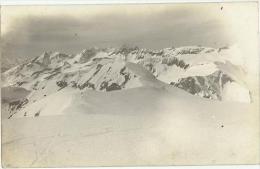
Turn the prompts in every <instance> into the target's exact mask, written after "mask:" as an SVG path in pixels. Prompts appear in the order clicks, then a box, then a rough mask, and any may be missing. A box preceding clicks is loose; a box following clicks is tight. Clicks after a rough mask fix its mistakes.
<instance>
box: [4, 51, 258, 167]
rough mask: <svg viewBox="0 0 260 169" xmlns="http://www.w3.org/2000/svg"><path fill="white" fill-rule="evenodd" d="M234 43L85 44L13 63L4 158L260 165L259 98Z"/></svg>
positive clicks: (16, 161)
mask: <svg viewBox="0 0 260 169" xmlns="http://www.w3.org/2000/svg"><path fill="white" fill-rule="evenodd" d="M235 51H236V48H234V47H229V48H221V49H213V48H204V47H196V46H191V47H181V48H167V49H162V50H147V49H139V48H127V47H123V48H120V49H114V48H107V49H99V48H91V49H86V50H83V51H82V52H81V53H79V54H77V55H67V54H62V53H56V52H55V53H51V52H48V53H47V52H46V53H43V54H42V55H41V56H39V57H36V58H34V59H32V60H31V61H29V62H27V63H24V64H22V65H18V66H16V67H14V68H12V69H10V70H8V71H6V72H4V73H2V83H1V84H2V90H1V95H2V105H1V114H2V154H3V155H2V161H3V162H2V165H3V166H6V167H17V166H19V167H61V166H70V167H71V166H75V167H79V166H82V167H86V166H111V165H115V166H129V165H131V166H132V165H134V166H136V165H183V164H194V165H195V164H196V165H208V164H231V163H232V164H245V163H247V164H254V163H258V162H259V151H258V150H259V140H258V139H256V138H258V136H259V131H258V130H256V129H257V128H258V126H259V123H258V118H256V117H258V115H259V112H258V111H257V110H258V109H257V107H258V102H256V101H253V102H252V100H251V98H250V91H249V90H248V87H247V83H246V80H245V78H244V76H245V74H246V72H247V70H246V69H245V67H244V66H243V58H240V57H238V56H239V55H237V54H236V52H235ZM249 102H250V103H249ZM241 136H242V137H241ZM14 157H15V158H14Z"/></svg>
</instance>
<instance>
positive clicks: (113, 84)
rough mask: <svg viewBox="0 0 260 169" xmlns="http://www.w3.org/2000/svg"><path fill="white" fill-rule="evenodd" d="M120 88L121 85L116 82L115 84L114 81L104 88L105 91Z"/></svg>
mask: <svg viewBox="0 0 260 169" xmlns="http://www.w3.org/2000/svg"><path fill="white" fill-rule="evenodd" d="M120 89H121V87H120V86H119V85H118V84H116V83H112V84H111V85H110V86H108V87H107V88H106V91H108V92H109V91H112V90H120Z"/></svg>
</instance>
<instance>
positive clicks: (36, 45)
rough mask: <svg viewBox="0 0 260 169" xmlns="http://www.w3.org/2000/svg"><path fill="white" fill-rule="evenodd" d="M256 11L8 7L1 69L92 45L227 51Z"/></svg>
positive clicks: (201, 7)
mask: <svg viewBox="0 0 260 169" xmlns="http://www.w3.org/2000/svg"><path fill="white" fill-rule="evenodd" d="M242 6H243V7H242ZM244 6H246V7H244ZM255 7H257V6H256V5H255V4H253V3H252V4H251V5H244V4H237V5H236V4H233V5H232V3H226V4H223V3H209V4H206V3H204V4H177V5H176V4H175V5H173V4H172V5H169V4H160V5H158V4H154V5H152V4H150V5H85V6H83V5H81V6H72V5H67V6H4V7H3V8H2V10H1V28H2V30H1V31H2V32H1V33H2V65H3V62H6V63H7V62H8V63H7V64H9V62H10V60H11V62H12V60H15V59H14V58H18V59H19V60H24V59H25V58H28V57H35V56H37V55H40V54H41V53H42V52H44V51H60V52H66V53H70V54H72V53H79V52H80V51H81V50H82V49H84V48H88V47H93V46H97V47H119V46H121V45H123V44H128V45H136V46H139V47H142V48H152V49H160V48H165V47H170V46H175V47H178V46H186V45H202V46H210V47H222V46H226V45H230V44H231V43H233V42H234V41H236V40H237V39H236V37H235V36H234V33H237V31H235V32H234V30H236V29H233V28H234V27H239V26H241V23H244V22H249V23H248V24H249V26H250V23H251V20H252V22H253V21H255V20H254V19H255V18H253V19H252V18H251V17H252V16H250V14H251V13H248V11H250V10H255V9H257V8H255ZM238 13H239V15H238ZM241 16H242V17H241ZM234 18H236V19H238V18H239V20H241V21H240V22H237V21H236V22H234V21H233V20H234ZM243 19H244V20H243ZM250 19H251V20H250ZM248 29H250V28H248ZM8 58H9V59H8ZM7 60H8V61H7ZM7 64H6V65H7Z"/></svg>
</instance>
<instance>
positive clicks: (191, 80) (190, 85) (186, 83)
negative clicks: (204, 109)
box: [171, 71, 233, 100]
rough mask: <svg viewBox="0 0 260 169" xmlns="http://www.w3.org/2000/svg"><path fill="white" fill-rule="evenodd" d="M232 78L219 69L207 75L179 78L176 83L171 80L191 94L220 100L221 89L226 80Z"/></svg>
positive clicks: (228, 80)
mask: <svg viewBox="0 0 260 169" xmlns="http://www.w3.org/2000/svg"><path fill="white" fill-rule="evenodd" d="M232 81H233V80H232V79H231V78H230V77H229V76H227V75H226V74H223V73H222V72H221V71H216V72H214V73H213V74H211V75H208V76H193V77H187V78H182V79H180V80H179V81H178V82H177V83H174V82H171V85H174V86H176V87H178V88H180V89H183V90H185V91H187V92H189V93H191V94H193V95H199V96H202V97H204V98H209V99H217V100H222V97H221V96H222V95H221V93H222V90H223V87H224V85H225V84H226V83H227V82H232Z"/></svg>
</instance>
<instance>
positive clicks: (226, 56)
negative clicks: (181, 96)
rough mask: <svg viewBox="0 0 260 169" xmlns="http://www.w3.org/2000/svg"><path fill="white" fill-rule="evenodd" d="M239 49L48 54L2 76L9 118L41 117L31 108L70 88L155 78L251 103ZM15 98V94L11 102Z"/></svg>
mask: <svg viewBox="0 0 260 169" xmlns="http://www.w3.org/2000/svg"><path fill="white" fill-rule="evenodd" d="M234 50H235V49H234V48H232V47H224V48H219V49H214V48H208V47H199V46H186V47H180V48H174V47H172V48H165V49H162V50H148V49H139V48H138V47H134V48H132V47H125V46H124V47H121V48H119V49H115V48H104V49H100V48H89V49H85V50H83V51H82V52H81V53H79V54H76V55H67V54H64V53H58V52H45V53H43V54H42V55H40V56H38V57H35V58H34V59H32V60H30V61H29V62H27V63H24V64H22V65H18V66H16V67H14V68H11V69H9V70H8V71H6V72H4V73H2V99H3V101H5V102H6V103H8V104H9V106H5V109H6V111H7V112H9V113H8V115H7V116H8V117H9V118H11V117H13V116H14V115H15V114H16V115H18V116H37V112H33V113H28V112H26V108H28V107H30V105H33V104H36V103H39V102H41V101H42V100H43V99H45V100H46V99H47V98H51V96H52V95H53V94H55V93H58V92H60V91H62V90H64V89H65V88H72V89H74V90H80V91H85V90H95V91H102V92H109V91H114V90H126V89H130V88H137V87H142V86H145V85H148V86H149V85H153V82H151V81H149V80H148V82H147V83H145V81H146V80H147V79H156V80H157V81H158V82H161V83H164V84H168V85H171V86H173V87H177V88H180V89H182V90H184V91H186V92H187V93H189V94H192V95H196V96H198V97H202V98H206V99H214V100H219V101H238V102H250V101H251V100H250V91H249V90H248V89H247V86H246V84H245V82H244V79H243V77H244V74H245V70H244V68H243V60H242V58H239V57H236V56H233V55H232V53H234V52H233V51H234ZM132 65H135V66H132ZM133 67H134V68H133ZM136 67H137V68H136ZM144 72H145V73H144ZM143 79H146V80H143ZM14 91H19V92H14ZM17 93H22V94H21V95H22V97H20V96H19V97H18V98H17V95H19V94H17ZM13 95H16V96H14V98H12V99H11V98H10V96H13ZM2 109H3V108H2Z"/></svg>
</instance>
